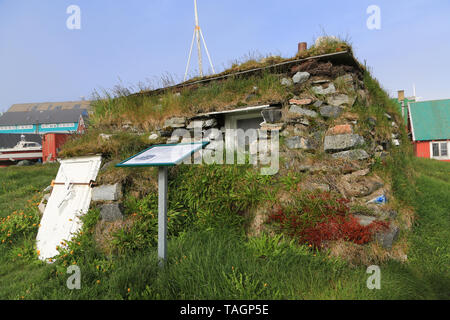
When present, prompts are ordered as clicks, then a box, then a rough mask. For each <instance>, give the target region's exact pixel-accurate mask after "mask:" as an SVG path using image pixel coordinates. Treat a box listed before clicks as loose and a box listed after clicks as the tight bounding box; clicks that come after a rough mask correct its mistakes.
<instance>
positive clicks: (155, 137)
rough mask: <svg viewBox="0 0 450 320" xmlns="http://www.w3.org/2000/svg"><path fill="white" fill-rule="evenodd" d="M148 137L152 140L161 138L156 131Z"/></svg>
mask: <svg viewBox="0 0 450 320" xmlns="http://www.w3.org/2000/svg"><path fill="white" fill-rule="evenodd" d="M148 139H149V140H151V141H155V140H158V139H159V135H158V134H156V133H152V134H151V135H150V137H148Z"/></svg>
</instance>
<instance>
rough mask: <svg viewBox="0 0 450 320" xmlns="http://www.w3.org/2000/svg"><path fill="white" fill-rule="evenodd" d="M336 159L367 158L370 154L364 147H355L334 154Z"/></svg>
mask: <svg viewBox="0 0 450 320" xmlns="http://www.w3.org/2000/svg"><path fill="white" fill-rule="evenodd" d="M332 157H333V158H334V159H347V160H366V159H369V158H370V156H369V154H368V153H367V152H366V150H363V149H355V150H348V151H342V152H338V153H335V154H333V155H332Z"/></svg>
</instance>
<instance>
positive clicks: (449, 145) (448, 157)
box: [430, 140, 450, 160]
mask: <svg viewBox="0 0 450 320" xmlns="http://www.w3.org/2000/svg"><path fill="white" fill-rule="evenodd" d="M441 143H446V144H447V155H446V156H441V153H442V151H441ZM433 144H438V145H439V156H438V157H435V156H434V155H433ZM430 158H431V159H436V160H450V141H448V140H447V141H430Z"/></svg>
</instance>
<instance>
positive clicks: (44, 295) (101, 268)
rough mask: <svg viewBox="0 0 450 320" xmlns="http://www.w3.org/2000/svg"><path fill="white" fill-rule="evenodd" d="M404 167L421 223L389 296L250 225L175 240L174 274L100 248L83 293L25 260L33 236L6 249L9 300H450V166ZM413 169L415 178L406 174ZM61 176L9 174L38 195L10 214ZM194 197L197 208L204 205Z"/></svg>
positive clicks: (23, 198) (140, 256) (170, 267)
mask: <svg viewBox="0 0 450 320" xmlns="http://www.w3.org/2000/svg"><path fill="white" fill-rule="evenodd" d="M398 166H408V167H407V168H403V170H396V172H397V175H395V176H394V178H393V180H394V184H393V188H394V191H395V193H396V195H397V197H398V198H399V199H400V201H404V202H406V203H408V204H409V205H411V206H413V207H414V208H415V210H416V216H417V220H416V223H415V225H414V226H413V232H412V233H411V234H410V235H409V239H408V240H409V243H410V249H409V252H408V262H407V263H400V262H395V261H391V262H388V263H385V264H383V265H381V266H380V267H381V273H382V283H381V286H382V288H381V290H369V289H367V287H366V281H367V278H368V276H369V275H368V274H366V267H350V266H349V265H348V264H347V263H346V262H344V261H342V260H340V259H332V258H330V257H329V256H328V255H327V253H326V252H322V253H320V252H314V251H311V250H310V249H309V248H307V247H305V246H298V245H296V244H294V243H291V242H289V241H287V240H285V239H283V238H281V237H269V236H264V237H261V238H254V239H251V240H249V239H248V238H247V237H246V236H245V234H244V232H243V230H242V229H240V228H236V227H234V228H227V227H225V226H222V227H220V226H214V225H211V224H209V225H208V228H201V227H200V226H199V225H192V228H191V229H189V230H187V231H184V232H181V233H179V234H178V235H177V236H176V237H175V236H174V237H171V240H170V241H169V259H168V262H167V265H166V268H165V269H164V270H161V269H160V268H159V267H158V261H157V256H156V248H155V247H146V248H143V249H140V250H138V251H135V252H128V253H124V254H122V255H118V256H108V255H105V254H102V253H101V252H99V251H98V250H97V249H96V248H95V246H94V245H93V243H92V242H90V243H89V246H86V247H82V249H80V252H79V253H78V256H77V259H78V265H79V266H80V268H81V275H82V289H81V290H74V291H71V290H69V289H67V287H66V280H67V277H68V275H67V274H66V272H65V270H66V269H65V268H64V267H63V266H62V265H59V264H55V265H44V264H41V263H40V262H38V261H36V260H33V259H19V258H17V256H16V254H15V253H16V252H18V250H21V249H23V248H24V247H29V246H30V245H32V241H31V239H28V240H27V239H25V240H23V241H22V242H18V243H17V244H15V245H14V246H12V247H3V246H0V266H1V268H0V299H21V298H22V297H24V298H25V299H295V300H297V299H449V298H450V295H449V292H450V290H449V288H450V275H449V270H448V266H449V263H450V248H449V244H450V235H449V232H448V230H449V228H450V219H449V218H448V214H449V212H450V210H449V209H450V207H449V204H450V193H449V191H448V190H450V183H449V181H448V173H449V170H450V166H449V164H448V163H441V162H437V161H432V160H423V159H411V158H409V157H404V158H403V159H402V158H399V159H397V161H396V162H393V164H392V168H391V170H394V169H395V168H397V169H398ZM409 166H412V167H413V168H414V169H415V173H414V174H409V175H407V174H406V173H405V172H406V171H408V170H406V169H408V168H409V169H410V168H411V167H409ZM410 171H411V170H409V172H410ZM55 174H56V167H53V166H50V167H46V166H44V167H31V168H9V169H7V170H4V171H0V177H1V181H2V185H3V184H5V185H14V184H15V183H16V186H19V187H20V186H21V184H20V183H17V182H16V181H15V180H16V179H18V180H19V181H21V182H22V183H23V184H25V182H28V183H27V184H28V185H29V186H28V187H27V188H29V189H27V190H29V191H31V193H28V194H27V192H28V191H21V192H19V191H17V192H16V193H15V196H14V199H15V200H14V202H13V203H8V204H5V203H4V201H7V199H8V197H7V196H6V195H5V192H3V193H2V194H1V195H0V196H1V197H2V208H4V209H3V210H5V209H6V212H9V211H11V210H20V209H22V208H23V206H24V204H25V203H27V200H28V199H29V198H30V195H31V196H32V195H33V193H34V192H36V191H37V190H41V188H42V187H45V186H46V185H48V183H49V182H50V181H51V179H52V178H54V175H55ZM229 174H231V173H230V172H229ZM27 176H30V177H29V178H28V179H26V181H25V177H27ZM31 176H40V178H39V179H38V178H31ZM411 179H412V180H411ZM30 181H31V182H30ZM411 181H412V183H411ZM199 183H201V179H200V178H199ZM22 188H24V187H22ZM403 189H408V190H406V191H405V190H403ZM193 190H194V189H193ZM204 196H205V198H204V199H205V200H207V199H208V197H207V196H206V195H204ZM202 197H203V196H202ZM214 197H215V196H214ZM175 198H177V197H175ZM202 199H203V198H202ZM175 200H176V199H175ZM194 200H195V199H193V198H192V200H189V201H191V202H189V201H188V202H187V204H189V203H191V204H190V205H191V206H192V207H193V208H195V207H196V205H197V204H196V203H195V202H192V201H194ZM240 201H242V200H240ZM185 205H186V204H185ZM96 216H98V212H97V211H92V212H90V213H89V221H91V222H90V223H89V224H88V226H91V224H92V222H93V221H96ZM30 241H31V242H30ZM128 289H130V291H128Z"/></svg>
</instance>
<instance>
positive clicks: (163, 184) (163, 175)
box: [158, 167, 167, 264]
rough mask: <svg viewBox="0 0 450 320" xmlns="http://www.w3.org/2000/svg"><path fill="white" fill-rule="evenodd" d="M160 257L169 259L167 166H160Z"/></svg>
mask: <svg viewBox="0 0 450 320" xmlns="http://www.w3.org/2000/svg"><path fill="white" fill-rule="evenodd" d="M158 193H159V195H158V258H159V261H160V264H164V261H166V259H167V167H159V168H158Z"/></svg>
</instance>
